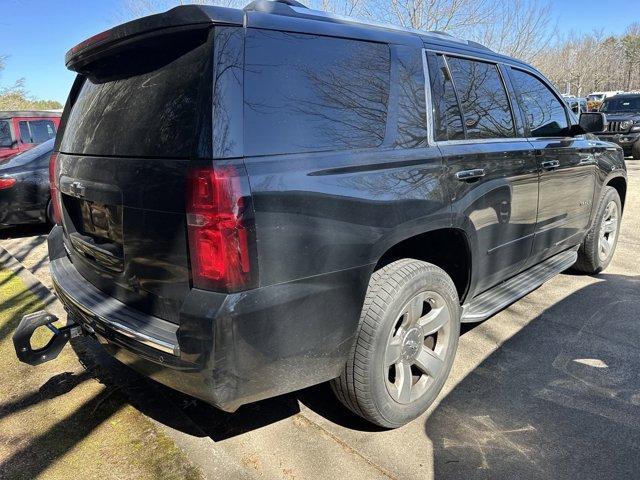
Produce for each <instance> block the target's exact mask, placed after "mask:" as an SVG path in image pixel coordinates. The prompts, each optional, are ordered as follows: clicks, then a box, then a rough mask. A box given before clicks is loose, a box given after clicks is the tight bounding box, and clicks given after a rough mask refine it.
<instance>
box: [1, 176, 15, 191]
mask: <svg viewBox="0 0 640 480" xmlns="http://www.w3.org/2000/svg"><path fill="white" fill-rule="evenodd" d="M15 184H16V179H15V178H6V177H5V178H0V190H4V189H7V188H11V187H13V186H14V185H15Z"/></svg>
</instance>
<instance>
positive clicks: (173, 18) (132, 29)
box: [64, 5, 244, 72]
mask: <svg viewBox="0 0 640 480" xmlns="http://www.w3.org/2000/svg"><path fill="white" fill-rule="evenodd" d="M243 20H244V12H243V11H242V10H237V9H234V8H225V7H209V6H201V5H185V6H180V7H175V8H172V9H171V10H168V11H167V12H164V13H160V14H157V15H150V16H148V17H143V18H140V19H138V20H133V21H131V22H127V23H123V24H122V25H118V26H116V27H113V28H112V29H110V30H105V31H104V32H101V33H98V34H97V35H94V36H92V37H90V38H88V39H86V40H84V41H83V42H80V43H79V44H78V45H76V46H75V47H73V48H72V49H71V50H69V51H68V52H67V54H66V55H65V59H64V60H65V65H66V66H67V68H68V69H69V70H73V71H76V72H82V67H83V66H84V65H86V64H88V63H91V62H92V61H93V60H95V59H96V58H97V57H99V56H101V55H102V54H104V53H106V52H107V51H108V50H110V49H111V48H112V47H113V46H114V45H115V44H121V43H122V42H128V41H130V40H135V38H136V37H141V36H147V35H153V34H154V33H159V31H160V30H166V29H171V30H174V29H176V30H182V29H185V28H198V27H199V26H206V25H208V24H223V25H242V24H243Z"/></svg>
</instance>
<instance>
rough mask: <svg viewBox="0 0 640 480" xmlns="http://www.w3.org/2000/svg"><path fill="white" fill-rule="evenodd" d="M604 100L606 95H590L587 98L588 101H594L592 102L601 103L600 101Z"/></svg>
mask: <svg viewBox="0 0 640 480" xmlns="http://www.w3.org/2000/svg"><path fill="white" fill-rule="evenodd" d="M603 98H604V95H589V96H588V97H587V99H588V100H590V101H592V102H599V101H600V100H602V99H603Z"/></svg>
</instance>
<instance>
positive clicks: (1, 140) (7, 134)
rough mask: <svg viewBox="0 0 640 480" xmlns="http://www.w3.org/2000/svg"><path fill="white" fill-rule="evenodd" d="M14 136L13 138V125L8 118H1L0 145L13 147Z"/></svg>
mask: <svg viewBox="0 0 640 480" xmlns="http://www.w3.org/2000/svg"><path fill="white" fill-rule="evenodd" d="M12 144H13V138H11V126H10V125H9V122H7V121H6V120H0V147H11V145H12Z"/></svg>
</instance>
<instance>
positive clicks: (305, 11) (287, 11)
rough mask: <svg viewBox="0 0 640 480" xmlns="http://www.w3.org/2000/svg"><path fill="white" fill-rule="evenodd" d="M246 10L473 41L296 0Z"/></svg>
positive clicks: (257, 2)
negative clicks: (339, 11)
mask: <svg viewBox="0 0 640 480" xmlns="http://www.w3.org/2000/svg"><path fill="white" fill-rule="evenodd" d="M283 7H284V8H283ZM244 11H245V12H252V11H257V12H265V13H274V14H284V15H291V16H298V17H304V18H316V19H319V20H320V19H321V20H325V21H334V22H341V23H345V24H351V25H362V26H368V27H376V28H383V29H385V30H393V31H397V32H406V33H413V34H416V35H422V36H431V37H434V38H441V39H443V40H448V41H451V42H457V43H462V44H465V45H469V44H471V43H472V42H469V41H467V40H462V39H460V38H457V37H454V36H453V35H451V34H449V33H446V32H440V31H437V30H433V31H428V30H418V29H415V28H408V27H401V26H399V25H393V24H391V23H383V22H374V21H366V20H360V19H358V18H354V17H349V16H346V15H339V14H336V13H329V12H325V11H323V10H314V9H311V8H308V7H306V6H304V5H302V4H301V3H299V2H297V1H296V0H254V1H253V2H251V3H249V4H248V5H247V6H246V7H244ZM473 45H474V46H481V47H482V45H480V44H476V42H473ZM483 48H486V49H487V50H489V49H488V48H487V47H483Z"/></svg>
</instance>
